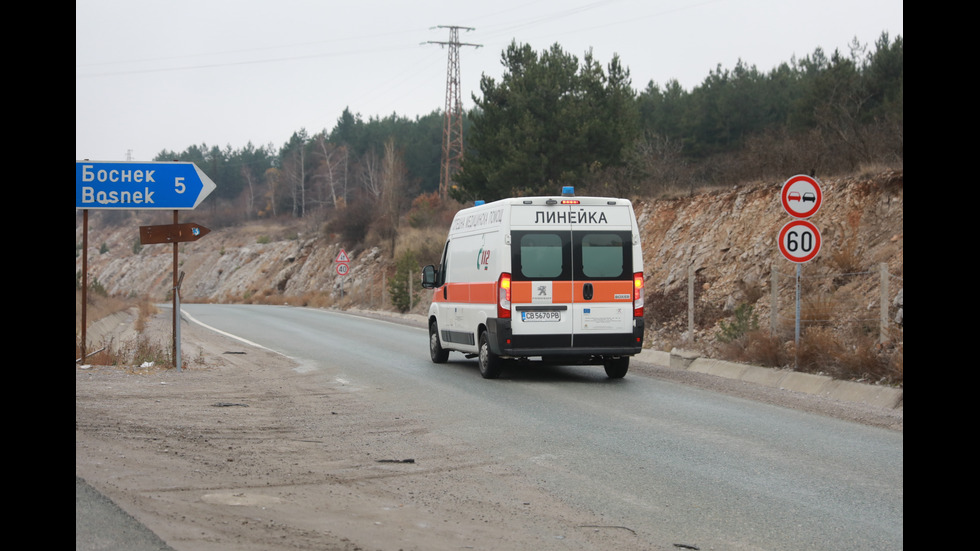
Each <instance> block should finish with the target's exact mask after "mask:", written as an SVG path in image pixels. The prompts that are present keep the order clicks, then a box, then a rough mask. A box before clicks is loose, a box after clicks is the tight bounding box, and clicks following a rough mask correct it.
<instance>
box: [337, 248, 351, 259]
mask: <svg viewBox="0 0 980 551" xmlns="http://www.w3.org/2000/svg"><path fill="white" fill-rule="evenodd" d="M335 262H350V258H347V251H345V250H344V249H340V254H338V255H337V260H336V261H335Z"/></svg>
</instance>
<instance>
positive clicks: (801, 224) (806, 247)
mask: <svg viewBox="0 0 980 551" xmlns="http://www.w3.org/2000/svg"><path fill="white" fill-rule="evenodd" d="M779 252H781V253H783V256H785V257H786V258H787V259H788V260H789V261H791V262H796V263H798V264H802V263H804V262H809V261H810V260H812V259H813V257H815V256H817V253H818V252H820V231H819V230H817V227H816V226H814V225H813V224H811V223H810V222H808V221H806V220H793V221H792V222H790V223H788V224H786V225H785V226H783V229H782V230H780V231H779Z"/></svg>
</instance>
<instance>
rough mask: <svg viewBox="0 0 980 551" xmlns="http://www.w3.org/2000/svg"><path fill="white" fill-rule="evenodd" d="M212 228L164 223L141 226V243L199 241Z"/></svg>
mask: <svg viewBox="0 0 980 551" xmlns="http://www.w3.org/2000/svg"><path fill="white" fill-rule="evenodd" d="M210 231H211V230H209V229H207V228H205V227H204V226H199V225H197V224H193V223H192V224H164V225H160V226H140V243H141V244H143V245H154V244H158V243H187V242H189V241H197V240H198V239H200V238H202V237H204V236H205V235H207V234H208V233H209V232H210Z"/></svg>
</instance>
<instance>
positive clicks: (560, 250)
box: [515, 232, 566, 279]
mask: <svg viewBox="0 0 980 551" xmlns="http://www.w3.org/2000/svg"><path fill="white" fill-rule="evenodd" d="M518 239H519V241H518V251H519V254H518V256H517V259H516V260H517V262H515V265H516V266H517V267H518V268H519V275H520V277H521V279H560V278H561V276H562V274H563V273H564V272H565V270H566V266H565V258H564V249H565V248H566V247H565V243H564V241H565V240H563V239H562V236H561V235H560V234H557V233H546V232H534V233H531V232H528V233H523V234H521V235H519V236H518Z"/></svg>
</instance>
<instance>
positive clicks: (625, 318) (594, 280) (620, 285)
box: [510, 197, 634, 355]
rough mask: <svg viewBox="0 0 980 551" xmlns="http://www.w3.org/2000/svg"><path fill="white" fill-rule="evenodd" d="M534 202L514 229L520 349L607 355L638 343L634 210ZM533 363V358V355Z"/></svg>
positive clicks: (594, 203)
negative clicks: (607, 351)
mask: <svg viewBox="0 0 980 551" xmlns="http://www.w3.org/2000/svg"><path fill="white" fill-rule="evenodd" d="M556 199H557V198H554V199H551V200H550V204H549V201H548V200H545V199H540V198H539V199H534V200H532V201H530V202H527V203H524V204H521V205H515V206H514V209H513V215H512V221H511V236H510V238H511V258H512V260H511V264H512V266H511V269H512V271H513V273H512V279H513V281H512V299H511V303H512V305H511V308H512V316H513V321H512V330H513V335H514V337H513V340H514V348H515V349H518V350H533V351H535V352H541V354H540V355H552V354H554V355H574V354H576V353H579V352H581V353H582V354H585V355H588V354H596V353H601V350H602V349H604V348H610V347H620V348H622V347H629V346H631V342H632V340H633V337H632V334H633V246H632V245H633V241H634V235H633V224H632V220H633V214H632V207H631V205H630V204H629V203H628V202H624V201H619V202H617V201H615V200H607V199H604V198H589V197H582V198H577V199H572V200H566V201H569V202H573V204H561V202H559V201H556ZM529 355H530V354H529Z"/></svg>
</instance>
